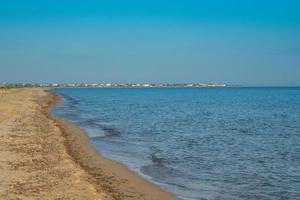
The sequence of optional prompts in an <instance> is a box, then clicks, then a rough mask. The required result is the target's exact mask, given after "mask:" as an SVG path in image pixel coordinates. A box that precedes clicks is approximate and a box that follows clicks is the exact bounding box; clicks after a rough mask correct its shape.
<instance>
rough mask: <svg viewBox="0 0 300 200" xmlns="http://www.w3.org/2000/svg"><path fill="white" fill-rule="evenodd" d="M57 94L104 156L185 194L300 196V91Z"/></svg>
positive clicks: (61, 109) (63, 110)
mask: <svg viewBox="0 0 300 200" xmlns="http://www.w3.org/2000/svg"><path fill="white" fill-rule="evenodd" d="M51 91H52V92H54V93H56V94H58V95H60V96H61V97H62V101H61V103H60V104H59V105H57V106H55V107H53V108H51V112H52V113H53V114H55V115H57V116H59V117H63V118H66V119H67V120H69V121H70V122H72V123H74V124H75V125H77V126H79V127H80V128H82V129H84V130H85V131H86V132H87V135H88V140H89V142H90V144H91V145H92V146H93V147H94V148H95V149H96V150H97V151H98V153H99V154H101V155H103V156H105V157H107V158H110V159H113V160H116V161H119V162H121V163H124V164H125V165H127V166H128V167H129V168H130V169H131V170H133V171H135V172H137V173H138V174H139V175H141V176H143V177H145V178H146V179H148V180H150V181H152V182H154V183H156V184H158V185H160V186H161V187H162V188H163V189H165V190H166V191H168V192H171V193H173V194H175V195H176V196H178V197H179V198H182V199H186V200H189V199H212V200H215V199H228V200H232V199H233V200H234V199H299V198H300V190H299V188H300V145H299V144H300V88H151V89H150V88H145V89H132V88H127V89H124V88H123V89H116V88H113V89H96V88H81V89H80V88H76V89H74V88H70V89H63V88H56V89H52V90H51Z"/></svg>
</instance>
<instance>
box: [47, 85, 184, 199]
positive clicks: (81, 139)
mask: <svg viewBox="0 0 300 200" xmlns="http://www.w3.org/2000/svg"><path fill="white" fill-rule="evenodd" d="M45 91H46V92H47V93H48V94H49V98H50V99H51V100H50V101H49V102H48V104H47V106H46V107H45V108H44V111H45V115H46V116H47V117H48V118H49V119H50V120H54V121H55V123H56V125H57V127H58V128H59V129H60V130H61V132H62V135H63V137H64V138H65V142H64V145H65V146H66V148H67V152H68V154H69V155H70V156H71V157H72V158H73V159H74V161H75V162H76V163H77V164H78V165H80V166H81V167H82V168H83V169H84V170H85V171H86V172H87V173H88V174H89V175H90V176H91V179H90V180H89V182H90V183H92V184H93V185H95V186H96V188H97V189H99V190H104V191H105V192H106V193H108V194H110V195H111V196H112V197H113V199H116V200H119V199H120V200H127V199H128V200H137V199H144V200H154V199H155V200H160V199H163V200H176V199H178V198H176V197H175V196H173V195H172V194H170V193H168V192H166V191H164V190H163V189H161V188H160V187H159V186H157V185H155V184H153V183H151V182H149V181H147V180H145V179H144V178H143V177H141V176H139V175H138V174H136V173H135V172H133V171H131V170H130V169H128V167H127V166H126V165H124V164H121V163H119V162H117V161H114V160H111V159H109V158H105V157H103V156H101V155H99V154H98V153H97V152H96V150H95V149H93V147H92V146H91V145H90V144H89V143H88V139H87V135H86V133H85V132H84V130H82V129H80V128H79V127H77V126H76V125H74V124H72V123H70V122H68V121H67V120H66V119H63V118H59V117H56V116H54V115H53V114H51V113H50V112H49V111H48V110H47V109H48V108H50V107H52V106H53V105H55V104H57V103H59V101H60V97H59V96H57V95H55V94H53V93H52V92H51V91H49V90H48V89H45Z"/></svg>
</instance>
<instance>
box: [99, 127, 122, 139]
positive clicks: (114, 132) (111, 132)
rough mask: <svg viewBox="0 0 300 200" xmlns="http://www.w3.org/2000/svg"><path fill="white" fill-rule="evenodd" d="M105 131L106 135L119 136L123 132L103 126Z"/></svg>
mask: <svg viewBox="0 0 300 200" xmlns="http://www.w3.org/2000/svg"><path fill="white" fill-rule="evenodd" d="M101 128H102V130H103V131H104V134H105V137H118V136H120V135H121V132H120V131H118V130H117V129H115V128H112V127H101Z"/></svg>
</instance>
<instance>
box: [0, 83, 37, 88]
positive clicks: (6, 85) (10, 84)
mask: <svg viewBox="0 0 300 200" xmlns="http://www.w3.org/2000/svg"><path fill="white" fill-rule="evenodd" d="M23 87H38V85H37V84H13V83H9V84H0V89H11V88H23Z"/></svg>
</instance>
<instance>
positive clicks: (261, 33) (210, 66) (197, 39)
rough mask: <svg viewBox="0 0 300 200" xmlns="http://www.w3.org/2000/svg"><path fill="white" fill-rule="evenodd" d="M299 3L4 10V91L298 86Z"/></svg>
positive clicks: (103, 3)
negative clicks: (14, 87) (45, 86)
mask: <svg viewBox="0 0 300 200" xmlns="http://www.w3.org/2000/svg"><path fill="white" fill-rule="evenodd" d="M299 13H300V1H294V0H273V1H259V0H251V1H250V0H245V1H239V0H212V1H204V0H197V1H196V0H186V1H177V0H174V1H168V0H160V1H158V0H152V1H147V0H145V1H138V0H109V1H108V0H98V1H95V0H86V1H80V0H75V1H71V0H60V1H58V0H52V1H37V0H27V1H21V0H10V1H1V2H0V72H1V73H0V83H3V82H8V83H43V82H44V83H54V82H58V83H81V82H88V83H99V82H104V83H110V82H111V83H128V82H129V81H132V82H144V83H198V82H222V83H226V84H234V85H235V84H238V85H248V86H300V15H299Z"/></svg>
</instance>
